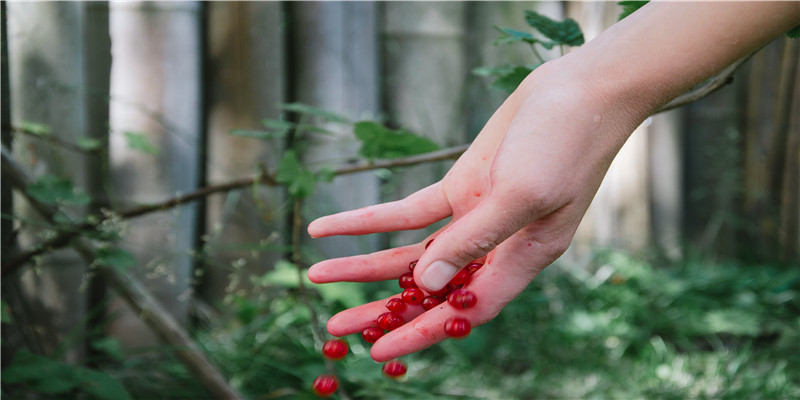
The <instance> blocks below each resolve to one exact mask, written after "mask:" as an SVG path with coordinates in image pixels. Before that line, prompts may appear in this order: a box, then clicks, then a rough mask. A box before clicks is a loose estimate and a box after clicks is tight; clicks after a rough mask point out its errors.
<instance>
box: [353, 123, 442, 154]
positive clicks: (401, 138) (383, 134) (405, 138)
mask: <svg viewBox="0 0 800 400" xmlns="http://www.w3.org/2000/svg"><path fill="white" fill-rule="evenodd" d="M353 131H354V133H355V135H356V138H358V140H360V141H361V148H360V149H359V150H358V153H359V154H361V155H362V156H363V157H366V158H367V159H370V160H374V159H380V158H398V157H405V156H410V155H414V154H422V153H428V152H431V151H434V150H438V149H439V146H438V145H437V144H436V143H434V142H433V141H431V140H430V139H427V138H424V137H422V136H417V135H415V134H413V133H411V132H409V131H407V130H405V129H389V128H387V127H386V126H384V125H383V124H381V123H378V122H374V121H361V122H357V123H356V124H355V126H354V130H353Z"/></svg>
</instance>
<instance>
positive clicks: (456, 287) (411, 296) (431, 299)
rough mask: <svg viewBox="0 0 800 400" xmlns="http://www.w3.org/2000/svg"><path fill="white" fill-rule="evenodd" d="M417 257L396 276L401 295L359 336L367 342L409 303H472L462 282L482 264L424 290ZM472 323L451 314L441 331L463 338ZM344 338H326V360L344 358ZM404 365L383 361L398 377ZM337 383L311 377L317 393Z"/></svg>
mask: <svg viewBox="0 0 800 400" xmlns="http://www.w3.org/2000/svg"><path fill="white" fill-rule="evenodd" d="M431 242H433V240H431V241H429V242H428V243H427V244H426V245H425V248H426V249H427V248H428V246H430V244H431ZM417 261H418V260H415V261H412V262H411V263H410V264H409V266H408V269H409V272H407V273H405V274H403V275H402V276H400V279H399V280H398V282H399V284H400V288H401V289H403V292H402V293H401V294H400V297H395V298H392V299H390V300H389V301H388V302H387V303H386V308H387V310H388V311H387V312H384V313H383V314H381V315H379V316H378V318H377V319H376V320H375V322H374V323H373V324H372V325H371V326H369V327H367V328H365V329H364V330H363V331H362V332H361V337H362V338H363V339H364V340H365V341H366V342H368V343H375V342H376V341H377V340H378V339H379V338H380V337H381V336H383V335H384V334H385V333H386V332H388V331H392V330H395V329H397V328H399V327H400V326H402V325H403V324H404V323H405V321H404V320H403V317H402V316H401V315H400V313H402V312H403V311H405V310H406V308H407V307H408V306H409V305H419V306H422V308H423V309H425V310H426V311H427V310H430V309H431V308H434V307H436V306H437V305H439V304H441V303H443V302H444V301H447V302H448V303H449V304H450V305H451V306H452V307H454V308H456V309H460V310H463V309H468V308H472V307H474V306H475V304H476V303H477V301H478V298H477V297H476V296H475V294H474V293H472V292H470V291H469V290H467V289H464V287H465V286H467V284H468V283H469V282H470V281H471V280H472V274H474V273H475V272H476V271H477V270H478V269H480V268H481V267H482V266H483V264H482V263H479V262H472V263H470V264H468V265H467V266H466V267H464V268H462V269H461V271H459V272H458V273H457V274H456V275H455V276H454V277H453V278H452V279H451V280H450V282H448V283H447V285H445V287H443V288H442V289H440V290H438V291H436V292H430V293H427V292H425V291H424V290H422V289H420V288H419V287H418V286H417V284H416V282H415V281H414V268H415V267H416V266H417ZM471 330H472V325H471V324H470V322H469V320H467V319H466V318H462V317H453V318H450V319H448V320H447V321H445V323H444V331H445V333H446V334H447V335H448V336H450V337H452V338H463V337H465V336H467V335H469V333H470V331H471ZM347 350H348V346H347V342H345V341H344V340H341V339H331V340H328V341H327V342H326V343H325V345H324V346H323V347H322V354H323V355H324V356H325V357H326V358H328V359H329V360H333V361H337V360H341V359H342V358H344V356H345V355H346V354H347ZM406 371H407V367H406V365H405V363H403V362H402V361H400V360H392V361H389V362H387V363H385V364H384V365H383V373H384V375H386V376H388V377H390V378H395V379H396V378H400V377H402V376H403V375H405V373H406ZM338 387H339V380H338V379H337V378H336V377H335V376H333V375H320V376H318V377H317V379H315V380H314V383H313V385H312V389H313V391H314V393H315V394H317V395H318V396H320V397H328V396H330V395H332V394H333V393H334V392H335V391H336V389H337V388H338Z"/></svg>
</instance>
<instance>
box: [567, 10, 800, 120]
mask: <svg viewBox="0 0 800 400" xmlns="http://www.w3.org/2000/svg"><path fill="white" fill-rule="evenodd" d="M798 24H800V2H677V3H672V2H669V3H660V2H654V3H650V4H647V5H646V6H644V7H642V9H640V10H639V11H637V12H636V13H634V14H633V15H631V16H629V17H628V18H626V19H625V20H623V21H621V22H619V23H617V24H616V25H614V26H613V27H611V28H609V29H608V30H607V31H605V32H603V33H602V34H601V35H600V36H598V37H597V38H596V39H594V40H592V41H590V42H589V43H587V44H586V45H584V46H583V47H581V48H579V49H577V50H576V51H574V52H573V53H570V54H568V55H567V56H565V57H562V59H560V60H558V63H559V64H561V67H560V68H566V69H569V70H570V73H572V74H574V76H579V77H581V82H583V83H584V85H589V86H591V88H589V90H590V91H594V92H595V93H599V94H600V95H602V96H606V97H607V98H608V100H609V102H610V106H612V107H620V106H625V107H626V108H627V110H628V111H629V112H631V114H632V115H631V118H634V119H644V118H646V117H647V116H648V115H649V114H650V113H652V112H654V111H655V110H657V109H658V108H659V107H661V106H662V105H663V104H665V103H667V102H668V101H670V100H672V99H673V98H674V97H676V96H678V95H680V94H682V93H683V92H685V91H686V90H688V89H690V88H691V87H692V86H694V85H696V84H698V83H700V82H702V81H703V80H705V79H707V78H709V77H710V76H713V75H714V74H715V73H717V72H719V71H721V70H722V69H724V68H725V67H726V66H728V65H730V64H731V63H733V62H734V61H736V60H737V59H739V58H741V57H744V56H746V55H747V54H749V53H751V52H753V51H755V50H757V49H758V48H759V47H761V46H763V45H764V44H766V43H768V42H769V41H770V40H772V39H774V38H775V37H777V36H779V35H781V34H782V33H784V32H786V31H788V30H789V29H791V28H792V27H794V26H796V25H798Z"/></svg>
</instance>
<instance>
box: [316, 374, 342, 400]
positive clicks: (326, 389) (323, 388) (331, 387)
mask: <svg viewBox="0 0 800 400" xmlns="http://www.w3.org/2000/svg"><path fill="white" fill-rule="evenodd" d="M338 388H339V380H338V379H336V377H335V376H333V375H320V376H318V377H317V378H316V379H314V383H313V384H311V390H313V391H314V394H316V395H317V396H319V397H330V395H332V394H333V392H335V391H336V389H338Z"/></svg>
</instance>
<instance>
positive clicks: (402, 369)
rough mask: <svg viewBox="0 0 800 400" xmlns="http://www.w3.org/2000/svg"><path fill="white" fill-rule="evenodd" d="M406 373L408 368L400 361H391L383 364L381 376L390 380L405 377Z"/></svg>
mask: <svg viewBox="0 0 800 400" xmlns="http://www.w3.org/2000/svg"><path fill="white" fill-rule="evenodd" d="M406 371H408V367H406V364H405V363H404V362H402V361H400V360H392V361H389V362H387V363H385V364H383V374H384V375H386V376H388V377H390V378H392V379H397V378H399V377H401V376H403V375H405V374H406Z"/></svg>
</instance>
